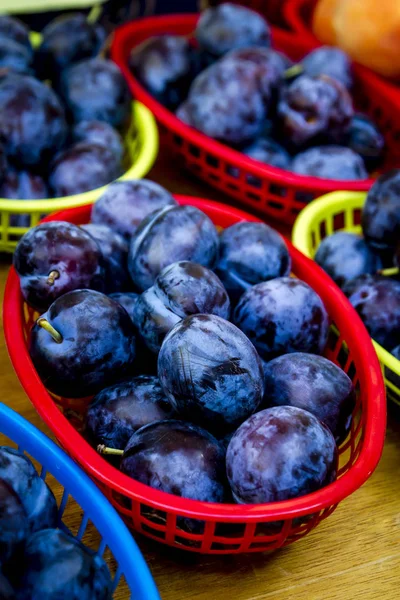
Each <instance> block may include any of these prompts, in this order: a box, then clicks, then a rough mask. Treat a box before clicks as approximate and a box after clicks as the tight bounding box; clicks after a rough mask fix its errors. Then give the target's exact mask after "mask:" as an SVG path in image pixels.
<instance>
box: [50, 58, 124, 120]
mask: <svg viewBox="0 0 400 600" xmlns="http://www.w3.org/2000/svg"><path fill="white" fill-rule="evenodd" d="M60 93H61V95H62V97H63V99H64V102H65V104H66V107H67V109H68V111H69V115H70V117H71V118H72V119H73V120H74V121H75V122H79V121H93V120H95V121H105V122H106V123H109V124H110V125H112V126H113V127H120V126H121V127H122V126H124V125H126V124H127V122H128V121H129V117H130V113H131V102H132V96H131V93H130V91H129V87H128V84H127V83H126V81H125V79H124V76H123V75H122V73H121V71H120V69H119V68H118V67H117V65H116V64H114V63H113V62H111V61H110V60H104V59H102V58H89V59H87V60H82V61H81V62H79V63H77V64H74V65H72V66H70V67H69V68H68V69H66V70H65V71H63V73H62V75H61V83H60Z"/></svg>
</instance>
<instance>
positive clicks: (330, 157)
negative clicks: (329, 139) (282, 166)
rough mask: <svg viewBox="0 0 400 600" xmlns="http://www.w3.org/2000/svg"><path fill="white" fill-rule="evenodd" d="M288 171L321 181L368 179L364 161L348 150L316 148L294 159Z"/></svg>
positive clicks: (330, 147)
mask: <svg viewBox="0 0 400 600" xmlns="http://www.w3.org/2000/svg"><path fill="white" fill-rule="evenodd" d="M290 170H291V171H293V172H294V173H297V174H298V175H306V176H307V177H320V178H322V179H336V180H338V181H340V180H346V181H350V180H354V181H355V180H360V179H368V173H367V170H366V168H365V165H364V161H363V159H362V158H361V156H359V155H358V154H356V153H355V152H353V150H351V149H350V148H344V147H343V146H333V145H330V146H329V145H328V146H316V147H315V148H310V149H309V150H306V151H305V152H301V153H300V154H298V155H297V156H295V157H294V159H293V161H292V164H291V167H290Z"/></svg>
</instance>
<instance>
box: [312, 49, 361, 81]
mask: <svg viewBox="0 0 400 600" xmlns="http://www.w3.org/2000/svg"><path fill="white" fill-rule="evenodd" d="M300 64H301V66H302V67H303V69H304V72H305V73H306V74H307V75H309V76H310V77H317V76H319V75H328V76H329V77H333V78H334V79H337V80H338V81H340V83H342V84H343V85H344V86H345V87H346V88H347V89H351V87H352V86H353V72H352V64H351V59H350V57H349V55H348V54H346V52H343V50H340V49H339V48H333V47H332V46H321V47H320V48H316V49H315V50H313V51H312V52H310V53H309V54H307V56H305V57H304V58H303V59H302V61H301V63H300Z"/></svg>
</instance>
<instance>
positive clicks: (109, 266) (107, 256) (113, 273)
mask: <svg viewBox="0 0 400 600" xmlns="http://www.w3.org/2000/svg"><path fill="white" fill-rule="evenodd" d="M81 227H82V229H84V230H85V231H86V232H87V233H89V235H91V236H92V237H93V238H94V239H95V240H96V242H97V243H98V245H99V247H100V251H101V254H102V257H103V263H104V269H105V290H106V292H107V294H112V293H115V292H121V291H128V290H130V289H131V287H132V282H131V280H130V277H129V273H128V249H129V247H128V244H127V242H126V240H125V239H124V238H123V237H122V235H119V233H117V232H116V231H113V230H112V229H111V228H110V227H107V225H94V224H93V223H90V224H88V225H82V226H81Z"/></svg>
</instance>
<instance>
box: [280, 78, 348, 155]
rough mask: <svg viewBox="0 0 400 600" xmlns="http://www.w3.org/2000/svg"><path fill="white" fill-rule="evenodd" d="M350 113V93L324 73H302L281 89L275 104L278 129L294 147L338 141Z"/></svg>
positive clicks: (346, 127)
mask: <svg viewBox="0 0 400 600" xmlns="http://www.w3.org/2000/svg"><path fill="white" fill-rule="evenodd" d="M353 115H354V111H353V104H352V99H351V97H350V94H349V93H348V91H347V90H346V88H345V87H344V86H343V85H342V84H341V83H340V82H339V81H337V80H336V79H332V78H331V77H328V76H327V75H320V76H319V77H309V76H308V75H301V76H300V77H298V78H297V79H295V80H294V81H293V82H292V83H290V84H289V85H288V86H287V87H285V88H283V90H282V94H281V98H280V100H279V103H278V117H279V120H280V123H279V128H280V130H281V133H282V136H283V139H285V140H286V144H287V145H288V146H289V147H291V148H293V149H300V148H302V147H304V146H305V145H308V144H311V143H313V144H315V143H318V142H319V141H324V142H332V143H340V141H341V140H342V138H343V136H344V134H345V133H346V132H347V130H348V129H349V126H350V123H351V119H352V118H353Z"/></svg>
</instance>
